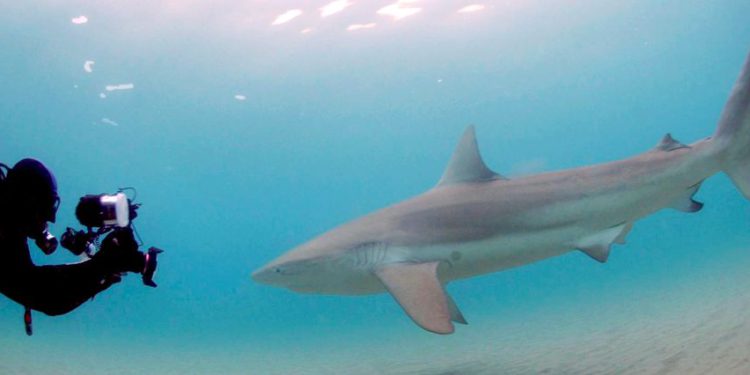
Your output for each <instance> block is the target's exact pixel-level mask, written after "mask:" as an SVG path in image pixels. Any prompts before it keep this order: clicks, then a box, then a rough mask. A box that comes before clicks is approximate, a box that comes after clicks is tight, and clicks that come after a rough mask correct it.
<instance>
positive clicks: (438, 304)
mask: <svg viewBox="0 0 750 375" xmlns="http://www.w3.org/2000/svg"><path fill="white" fill-rule="evenodd" d="M437 266H438V262H428V263H394V264H389V265H385V266H383V267H380V268H378V269H377V270H375V275H376V276H377V277H378V278H379V279H380V281H381V282H382V283H383V285H384V286H385V287H386V289H388V291H389V292H390V293H391V295H392V296H393V298H395V299H396V301H397V302H398V303H399V305H401V307H402V308H403V309H404V311H405V312H406V314H407V315H409V317H410V318H411V319H412V320H413V321H414V322H415V323H417V325H419V326H420V327H422V328H424V329H425V330H427V331H430V332H433V333H438V334H444V335H446V334H451V333H453V331H454V330H455V328H454V327H453V323H452V322H451V321H452V320H454V319H461V320H463V316H461V315H460V312H459V313H458V314H459V315H458V317H457V316H456V315H455V313H454V311H457V310H458V309H455V310H454V309H452V308H451V305H452V302H449V301H450V300H451V299H450V297H448V295H447V294H446V293H445V290H444V289H443V285H442V284H441V283H440V280H438V277H437ZM452 310H453V311H452Z"/></svg>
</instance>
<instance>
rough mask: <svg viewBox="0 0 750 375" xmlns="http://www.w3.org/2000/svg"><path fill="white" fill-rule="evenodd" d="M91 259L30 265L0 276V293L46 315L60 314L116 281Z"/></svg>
mask: <svg viewBox="0 0 750 375" xmlns="http://www.w3.org/2000/svg"><path fill="white" fill-rule="evenodd" d="M100 268H101V267H97V265H96V264H95V261H94V260H88V261H85V262H82V263H77V264H68V265H57V266H33V265H32V266H31V267H23V268H20V269H18V270H19V271H20V272H15V273H13V274H11V275H10V277H7V275H3V276H2V277H0V280H2V281H0V292H2V293H3V294H5V295H7V296H8V297H9V298H11V299H12V300H14V301H16V302H18V303H20V304H21V305H23V306H26V307H29V308H31V309H33V310H37V311H41V312H43V313H45V314H47V315H61V314H65V313H67V312H70V311H71V310H73V309H75V308H76V307H78V306H80V305H81V304H82V303H84V302H86V301H87V300H88V299H90V298H92V297H94V296H95V295H96V294H97V293H99V292H101V291H103V290H105V289H107V288H108V287H109V286H110V285H112V283H113V282H114V281H116V279H114V278H112V275H111V274H105V273H104V272H102V270H101V269H100Z"/></svg>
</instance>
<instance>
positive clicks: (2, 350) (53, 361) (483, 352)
mask: <svg viewBox="0 0 750 375" xmlns="http://www.w3.org/2000/svg"><path fill="white" fill-rule="evenodd" d="M736 254H739V255H738V256H736V257H725V258H724V260H722V261H721V262H719V263H716V264H713V265H710V266H705V267H704V266H703V265H701V266H700V267H698V268H697V269H698V270H699V271H697V272H694V273H692V272H691V273H687V274H682V276H680V277H679V278H678V277H677V275H674V276H673V275H670V276H669V277H668V278H666V279H667V280H671V281H668V282H665V281H663V280H660V281H659V282H656V281H655V280H653V281H652V282H648V281H643V280H638V281H637V284H629V285H624V286H623V287H622V288H621V289H618V290H604V291H599V292H598V293H595V294H592V295H588V296H586V298H576V297H575V296H562V297H559V296H558V297H557V298H559V299H558V300H554V301H542V302H541V303H540V304H539V305H537V306H536V308H534V309H530V308H528V307H517V306H510V307H509V308H508V309H507V310H505V313H503V312H501V311H498V308H493V307H492V306H484V305H482V304H480V303H475V304H474V305H473V306H467V307H469V308H468V309H466V308H465V309H464V310H465V311H464V313H465V315H467V318H469V321H470V325H469V326H458V327H457V331H456V333H455V334H453V335H450V336H438V335H432V334H428V333H425V332H423V331H421V330H419V329H418V328H416V327H415V326H413V324H412V323H411V322H410V321H409V320H408V319H407V318H406V317H404V316H401V315H400V311H399V312H398V314H399V315H392V316H388V317H384V318H383V320H382V321H377V322H371V323H372V324H369V326H365V327H363V328H362V329H360V330H347V329H342V328H340V327H337V328H336V330H335V331H331V332H324V331H321V330H320V328H316V327H309V330H306V331H304V332H293V334H289V333H287V334H286V335H287V337H286V338H283V339H281V340H277V341H276V343H275V344H274V343H271V342H269V341H268V340H267V338H265V339H264V338H262V337H257V338H256V339H255V340H254V341H251V340H246V339H243V336H245V337H246V336H247V335H246V334H240V333H239V332H238V334H237V339H236V340H235V341H232V342H224V341H220V342H215V343H213V344H211V343H205V342H199V343H195V345H192V344H190V345H188V344H185V345H182V344H180V343H179V342H175V341H174V340H172V339H170V338H164V340H166V341H164V342H161V343H155V344H154V345H133V343H132V342H128V341H127V340H125V341H123V342H112V339H113V338H112V337H108V336H103V337H101V338H87V339H85V340H87V341H82V342H81V343H75V342H71V339H68V338H65V337H60V338H56V339H54V340H51V341H50V342H49V343H46V341H42V340H39V339H37V340H38V341H37V340H19V339H18V337H15V338H13V337H6V338H2V337H0V344H2V345H1V346H0V374H81V373H89V374H143V373H150V374H165V375H166V374H181V375H183V374H274V375H276V374H278V375H282V374H283V375H288V374H347V375H349V374H351V375H357V374H363V375H371V374H399V375H432V374H436V375H449V374H456V375H459V374H460V375H473V374H477V375H479V374H749V373H750V324H748V321H749V320H750V273H748V272H746V271H745V270H746V269H748V267H747V266H748V265H750V250H747V251H738V252H737V253H736ZM668 271H669V270H665V272H668ZM464 297H466V296H464ZM464 300H465V301H466V302H470V300H468V299H467V298H464ZM467 305H471V304H470V303H467ZM501 305H502V301H500V304H499V305H498V306H501ZM394 309H397V308H396V307H395V306H394ZM508 312H517V315H514V316H508V315H507V313H508ZM393 313H394V314H396V313H397V312H396V311H395V310H394V312H393ZM467 313H468V314H467ZM394 325H395V327H394ZM50 336H54V331H49V332H46V333H45V335H44V336H40V337H50ZM183 341H184V340H183ZM63 345H65V347H63ZM92 346H93V347H92Z"/></svg>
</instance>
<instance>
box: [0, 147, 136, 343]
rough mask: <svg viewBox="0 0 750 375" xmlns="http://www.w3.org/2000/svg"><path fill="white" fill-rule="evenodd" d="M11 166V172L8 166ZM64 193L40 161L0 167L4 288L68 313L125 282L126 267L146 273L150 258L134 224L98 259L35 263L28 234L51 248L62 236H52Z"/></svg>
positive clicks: (42, 307) (116, 234)
mask: <svg viewBox="0 0 750 375" xmlns="http://www.w3.org/2000/svg"><path fill="white" fill-rule="evenodd" d="M3 168H4V169H6V170H7V174H6V173H5V172H4V171H3ZM59 204H60V198H59V196H58V195H57V182H56V180H55V177H54V176H53V175H52V173H51V172H50V171H49V170H48V169H47V168H46V167H45V166H44V164H42V163H41V162H39V161H38V160H34V159H23V160H21V161H19V162H18V163H17V164H16V165H15V166H13V168H8V167H7V166H5V165H1V166H0V293H2V294H4V295H6V296H7V297H9V298H10V299H12V300H14V301H16V302H18V303H19V304H21V305H23V306H24V307H25V308H26V315H25V320H26V330H27V333H28V334H31V315H30V310H31V309H33V310H38V311H41V312H43V313H45V314H47V315H61V314H65V313H67V312H69V311H71V310H73V309H75V308H76V307H78V306H80V305H81V304H82V303H84V302H86V300H88V299H90V298H92V297H93V296H94V295H96V294H97V293H99V292H101V291H103V290H105V289H107V288H109V287H110V286H111V285H112V284H114V283H117V282H119V281H120V274H121V273H124V272H141V271H142V270H143V269H144V266H145V263H146V257H145V255H144V253H142V252H140V251H138V243H137V242H136V241H135V238H134V236H133V231H132V229H131V228H119V229H116V230H113V231H112V232H111V233H109V234H108V235H107V236H106V238H105V239H104V240H103V241H102V244H101V248H100V251H99V252H97V253H96V255H94V257H93V258H91V259H89V260H86V261H83V262H80V263H75V264H64V265H49V266H36V265H34V263H33V262H32V260H31V255H30V254H29V246H28V244H27V238H30V239H34V240H35V241H36V243H37V245H38V246H39V247H40V248H41V249H42V250H43V251H45V253H51V252H52V251H54V249H55V248H56V247H57V240H56V239H55V238H54V237H53V236H51V235H49V232H48V231H47V222H52V223H54V222H55V220H56V215H57V208H58V206H59Z"/></svg>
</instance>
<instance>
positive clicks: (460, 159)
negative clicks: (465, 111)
mask: <svg viewBox="0 0 750 375" xmlns="http://www.w3.org/2000/svg"><path fill="white" fill-rule="evenodd" d="M497 179H506V178H505V177H503V176H500V175H499V174H497V173H495V172H493V171H492V170H491V169H489V168H487V165H485V164H484V161H483V160H482V156H481V155H480V154H479V147H478V146H477V138H476V133H475V131H474V125H469V127H467V128H466V130H465V131H464V135H463V136H462V137H461V140H460V141H459V142H458V145H457V146H456V150H455V151H454V152H453V156H452V157H451V160H450V162H448V167H447V168H446V169H445V172H443V176H442V177H441V178H440V181H439V182H438V184H437V186H438V187H440V186H447V185H453V184H459V183H463V182H482V181H492V180H497Z"/></svg>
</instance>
